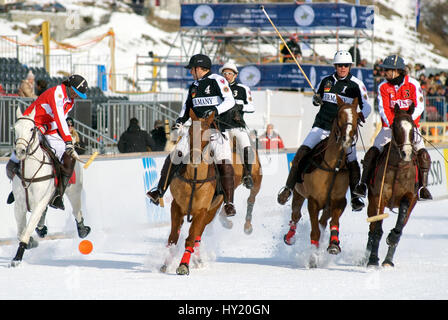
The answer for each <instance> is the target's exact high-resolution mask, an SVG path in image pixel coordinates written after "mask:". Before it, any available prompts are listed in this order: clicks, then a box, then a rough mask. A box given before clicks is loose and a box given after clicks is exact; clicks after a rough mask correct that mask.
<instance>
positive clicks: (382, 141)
mask: <svg viewBox="0 0 448 320" xmlns="http://www.w3.org/2000/svg"><path fill="white" fill-rule="evenodd" d="M414 130H415V133H414V142H413V143H412V144H413V145H414V148H415V150H416V151H418V150H420V149H423V148H424V147H425V142H424V141H423V138H422V137H421V135H420V130H419V129H418V128H414ZM391 139H392V129H391V128H388V127H382V128H381V130H380V132H378V135H377V136H376V137H375V141H374V142H373V146H374V147H376V148H377V149H378V150H380V152H381V151H383V149H384V146H385V145H386V144H387V143H388V142H390V140H391Z"/></svg>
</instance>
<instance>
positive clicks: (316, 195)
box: [285, 96, 358, 267]
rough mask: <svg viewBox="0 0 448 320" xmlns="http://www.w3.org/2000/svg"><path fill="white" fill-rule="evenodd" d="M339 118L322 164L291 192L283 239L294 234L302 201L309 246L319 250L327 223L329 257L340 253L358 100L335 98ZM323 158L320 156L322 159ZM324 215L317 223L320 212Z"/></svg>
mask: <svg viewBox="0 0 448 320" xmlns="http://www.w3.org/2000/svg"><path fill="white" fill-rule="evenodd" d="M337 102H338V106H339V109H338V114H337V117H336V118H335V120H334V122H333V126H332V129H331V132H330V136H329V137H328V142H327V144H326V146H325V148H324V150H323V151H322V152H323V160H322V163H321V164H316V168H315V169H314V170H313V171H311V172H310V173H305V175H304V178H303V182H302V183H297V184H296V186H295V190H294V191H293V200H292V217H291V223H290V230H289V232H288V234H286V235H285V242H286V243H287V244H292V243H288V242H287V241H286V240H287V238H288V239H289V240H290V239H291V237H293V236H294V234H295V232H296V225H297V223H298V222H299V220H300V218H301V216H302V215H301V213H300V210H301V208H302V205H303V202H304V201H305V199H308V212H309V215H310V221H311V234H310V238H311V244H312V245H314V246H315V247H316V248H317V247H318V246H319V239H320V233H321V231H320V228H319V226H321V227H322V229H323V230H325V228H326V226H327V222H328V220H329V219H330V218H331V220H330V232H331V236H330V243H329V246H328V248H327V251H328V252H329V253H330V254H338V253H340V252H341V248H340V246H339V218H340V216H341V215H342V212H343V211H344V209H345V206H346V204H347V200H346V198H345V196H346V193H347V189H348V186H349V173H348V170H347V165H346V157H347V152H348V151H349V150H350V148H351V146H352V145H353V144H354V143H355V139H356V137H357V130H358V113H357V112H356V108H357V106H358V99H356V98H355V99H354V100H353V103H352V104H346V103H344V102H343V100H342V99H341V98H340V97H339V96H337ZM321 156H322V155H321ZM321 210H323V213H322V215H321V217H320V219H319V212H320V211H321ZM314 258H315V257H313V256H312V257H311V261H310V265H311V266H312V267H316V261H315V260H314Z"/></svg>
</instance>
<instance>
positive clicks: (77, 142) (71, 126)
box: [65, 117, 86, 154]
mask: <svg viewBox="0 0 448 320" xmlns="http://www.w3.org/2000/svg"><path fill="white" fill-rule="evenodd" d="M65 121H66V122H67V125H68V130H69V131H70V135H71V136H72V141H73V145H74V146H75V151H76V152H77V153H78V154H84V153H86V148H85V143H84V142H82V140H81V138H80V137H79V134H78V132H77V131H76V129H75V121H73V118H71V117H67V119H65Z"/></svg>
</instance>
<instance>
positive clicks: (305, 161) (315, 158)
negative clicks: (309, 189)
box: [297, 138, 328, 183]
mask: <svg viewBox="0 0 448 320" xmlns="http://www.w3.org/2000/svg"><path fill="white" fill-rule="evenodd" d="M327 144H328V138H326V139H324V140H322V141H321V142H319V143H318V144H317V145H316V146H315V147H314V148H313V149H312V150H311V151H310V152H309V153H308V154H307V155H305V156H304V157H303V158H302V159H300V161H299V165H298V168H299V169H298V173H297V182H298V183H302V182H303V179H304V176H305V174H308V173H311V172H313V171H314V170H315V169H316V168H318V167H320V165H321V164H322V162H323V160H324V155H325V149H326V147H327Z"/></svg>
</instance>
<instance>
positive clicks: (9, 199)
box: [6, 191, 15, 204]
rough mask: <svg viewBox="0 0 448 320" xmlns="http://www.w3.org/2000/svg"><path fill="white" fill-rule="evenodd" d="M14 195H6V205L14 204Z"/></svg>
mask: <svg viewBox="0 0 448 320" xmlns="http://www.w3.org/2000/svg"><path fill="white" fill-rule="evenodd" d="M14 200H15V199H14V193H12V191H11V192H10V193H9V195H8V199H7V200H6V203H7V204H11V203H13V202H14Z"/></svg>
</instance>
